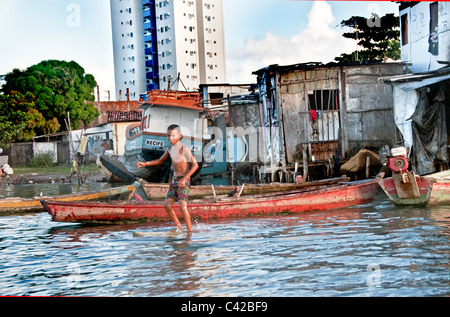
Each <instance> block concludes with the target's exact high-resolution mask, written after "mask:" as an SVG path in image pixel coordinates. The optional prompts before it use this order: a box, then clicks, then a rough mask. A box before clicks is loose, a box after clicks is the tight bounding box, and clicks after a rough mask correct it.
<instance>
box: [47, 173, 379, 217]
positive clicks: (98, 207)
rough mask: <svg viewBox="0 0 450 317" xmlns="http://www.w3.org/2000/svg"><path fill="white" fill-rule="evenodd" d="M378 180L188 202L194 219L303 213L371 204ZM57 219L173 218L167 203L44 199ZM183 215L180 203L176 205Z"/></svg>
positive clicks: (179, 214)
mask: <svg viewBox="0 0 450 317" xmlns="http://www.w3.org/2000/svg"><path fill="white" fill-rule="evenodd" d="M378 186H379V185H378V182H377V181H376V180H366V181H359V182H349V183H341V184H337V185H331V186H330V185H329V186H320V187H319V188H315V189H312V188H309V189H307V190H304V191H294V192H279V193H271V194H262V195H253V196H247V197H240V198H232V197H229V198H221V199H220V198H218V199H216V200H214V199H208V200H206V199H205V200H193V201H190V202H189V204H188V210H189V213H190V215H191V217H192V218H194V219H195V218H201V219H207V218H226V217H244V216H254V215H267V214H275V213H299V212H305V211H312V210H330V209H336V208H341V207H348V206H355V205H359V204H365V203H369V202H371V201H372V200H373V199H374V196H375V194H376V192H377V190H378ZM41 203H42V205H43V206H44V207H45V209H46V210H47V212H48V213H49V214H50V215H51V216H52V218H53V220H54V221H60V222H79V223H103V224H119V223H133V222H155V221H169V218H168V216H167V213H166V211H165V210H164V206H163V202H161V201H159V202H158V201H139V202H134V201H133V202H128V201H127V202H112V203H108V204H104V203H85V202H80V203H74V202H55V201H41ZM174 210H175V211H176V212H177V214H178V217H179V218H182V215H181V212H179V208H178V205H175V206H174Z"/></svg>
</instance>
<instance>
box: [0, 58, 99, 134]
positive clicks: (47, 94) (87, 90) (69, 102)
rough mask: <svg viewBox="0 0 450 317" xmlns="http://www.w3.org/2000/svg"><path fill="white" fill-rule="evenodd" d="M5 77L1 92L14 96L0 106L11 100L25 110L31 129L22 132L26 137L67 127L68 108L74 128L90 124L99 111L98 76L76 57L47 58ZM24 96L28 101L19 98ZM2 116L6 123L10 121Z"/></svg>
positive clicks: (0, 104) (18, 108)
mask: <svg viewBox="0 0 450 317" xmlns="http://www.w3.org/2000/svg"><path fill="white" fill-rule="evenodd" d="M5 81H6V83H5V84H4V85H3V87H2V92H3V93H4V95H5V96H9V97H10V98H11V100H3V101H2V102H0V107H8V105H10V103H11V102H12V103H15V104H14V106H15V107H16V111H19V112H20V113H24V114H26V118H25V117H22V119H24V120H28V122H27V129H30V130H31V131H29V132H28V133H25V132H23V133H22V134H21V136H22V137H23V140H27V139H29V138H31V137H32V136H34V135H36V133H41V134H47V133H55V132H57V131H59V130H65V129H66V126H65V122H64V119H65V118H67V112H69V114H70V121H71V125H72V128H74V129H77V128H79V127H81V126H82V125H83V124H84V125H88V124H89V123H91V122H92V121H93V120H94V119H95V118H96V117H97V116H98V115H99V113H98V111H97V109H96V108H95V107H94V104H93V102H94V100H95V96H94V95H93V94H92V92H93V89H94V87H95V86H96V85H97V83H96V81H95V78H94V76H92V75H91V74H85V71H84V69H83V67H81V66H80V65H79V64H78V63H76V62H74V61H71V62H66V61H58V60H47V61H42V62H40V63H39V64H36V65H33V66H30V67H28V68H27V69H25V70H23V71H22V70H19V69H13V70H12V71H11V72H10V73H8V74H7V75H6V76H5ZM24 98H25V99H26V100H27V102H26V103H24V102H18V100H21V99H24ZM25 99H24V100H25ZM31 109H32V110H31ZM0 112H1V109H0ZM9 119H11V120H12V118H9ZM16 119H17V118H16ZM1 120H2V119H0V122H4V123H5V124H6V122H8V121H1ZM3 120H6V118H3ZM30 121H31V124H30V123H29V122H30ZM9 122H12V121H9Z"/></svg>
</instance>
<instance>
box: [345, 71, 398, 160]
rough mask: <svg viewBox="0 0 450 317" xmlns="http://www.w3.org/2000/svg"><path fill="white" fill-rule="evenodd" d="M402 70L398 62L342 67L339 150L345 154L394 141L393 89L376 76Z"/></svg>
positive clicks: (395, 135) (395, 138)
mask: <svg viewBox="0 0 450 317" xmlns="http://www.w3.org/2000/svg"><path fill="white" fill-rule="evenodd" d="M402 73H403V66H402V65H401V64H380V65H367V66H358V67H355V66H352V67H349V66H347V67H343V69H342V87H343V91H342V95H343V104H344V107H343V108H342V109H343V111H342V113H341V120H342V122H343V141H344V144H343V151H345V153H347V154H348V155H349V156H352V155H354V154H356V153H357V152H358V151H359V150H360V149H362V148H364V147H373V148H380V147H381V146H383V145H385V144H387V145H389V146H390V147H392V145H394V143H395V142H396V141H397V133H396V125H395V122H394V116H393V90H392V87H390V85H386V84H384V83H383V82H382V81H380V80H378V78H380V77H383V76H389V75H398V74H402Z"/></svg>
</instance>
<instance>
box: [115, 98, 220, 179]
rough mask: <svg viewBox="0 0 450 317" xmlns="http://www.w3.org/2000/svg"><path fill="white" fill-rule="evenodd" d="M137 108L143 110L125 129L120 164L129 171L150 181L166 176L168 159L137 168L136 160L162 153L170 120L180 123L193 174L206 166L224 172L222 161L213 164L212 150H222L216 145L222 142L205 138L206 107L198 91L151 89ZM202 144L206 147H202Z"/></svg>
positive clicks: (206, 170)
mask: <svg viewBox="0 0 450 317" xmlns="http://www.w3.org/2000/svg"><path fill="white" fill-rule="evenodd" d="M141 109H142V110H143V115H142V120H141V122H140V123H134V124H131V125H130V126H128V128H127V130H126V143H125V155H124V157H123V165H124V166H125V168H126V170H127V171H128V172H129V173H131V174H133V175H135V176H136V177H140V178H143V179H145V180H147V181H150V182H166V181H167V180H168V178H169V176H170V165H171V161H170V159H167V160H166V161H165V162H164V164H163V165H159V166H152V167H144V168H140V169H138V168H137V166H136V164H137V162H143V161H151V160H154V159H158V158H160V157H161V156H162V155H163V154H164V152H165V150H166V149H167V147H168V146H169V141H168V140H167V127H169V126H170V125H172V124H177V125H178V126H180V128H181V134H182V135H183V137H182V139H181V142H182V143H183V144H185V145H187V146H189V148H190V149H191V151H192V154H193V155H194V156H195V158H196V160H197V161H198V162H199V169H198V170H197V172H196V174H194V175H197V174H199V173H200V171H201V170H203V172H202V173H203V174H205V173H208V170H210V171H211V173H218V172H219V173H220V172H226V168H227V166H226V163H225V164H223V162H219V163H222V164H220V167H219V168H218V165H219V164H214V163H215V160H214V153H216V152H217V151H224V149H223V146H222V147H220V146H219V145H221V144H223V142H214V144H209V143H210V141H211V139H210V138H208V131H207V124H206V119H205V118H204V111H205V110H206V109H205V108H204V107H203V106H202V105H201V100H200V94H199V93H194V92H181V91H170V90H152V91H150V92H149V93H148V94H147V101H144V102H143V104H142V106H141ZM215 141H216V140H215ZM216 144H217V145H216ZM205 146H207V151H205V150H204V148H205ZM216 147H220V148H216ZM207 152H208V153H207ZM205 159H206V160H205ZM204 163H206V164H204Z"/></svg>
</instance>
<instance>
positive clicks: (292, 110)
mask: <svg viewBox="0 0 450 317" xmlns="http://www.w3.org/2000/svg"><path fill="white" fill-rule="evenodd" d="M339 76H340V68H322V69H314V70H300V71H292V72H288V73H285V74H282V75H281V81H280V95H281V104H282V107H283V123H284V124H283V126H284V136H285V146H286V156H287V162H288V163H290V162H293V161H295V160H299V155H300V153H301V152H302V151H303V145H305V146H306V147H307V148H308V152H309V153H310V156H315V159H317V160H321V159H328V158H331V157H332V156H333V154H334V153H335V151H336V150H337V147H338V139H339V111H340V107H339V105H340V102H339V95H338V93H337V92H338V91H339ZM324 91H335V92H336V94H334V95H331V94H328V98H327V97H325V96H324V93H323V92H324ZM310 98H311V99H313V101H312V102H311V101H310ZM314 109H315V110H317V111H316V113H317V118H316V119H315V120H314V119H312V118H311V110H314ZM315 110H314V111H315Z"/></svg>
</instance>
